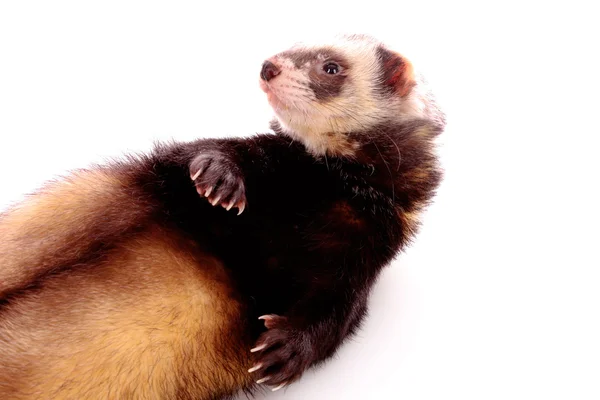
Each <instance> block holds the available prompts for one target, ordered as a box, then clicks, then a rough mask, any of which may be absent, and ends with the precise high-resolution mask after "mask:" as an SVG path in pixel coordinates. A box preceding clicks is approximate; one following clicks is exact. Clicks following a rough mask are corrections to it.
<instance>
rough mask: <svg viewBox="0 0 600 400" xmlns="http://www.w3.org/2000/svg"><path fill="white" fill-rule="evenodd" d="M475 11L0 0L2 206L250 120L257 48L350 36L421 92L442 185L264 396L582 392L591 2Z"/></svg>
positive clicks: (596, 330)
mask: <svg viewBox="0 0 600 400" xmlns="http://www.w3.org/2000/svg"><path fill="white" fill-rule="evenodd" d="M212 3H216V2H212ZM587 3H589V4H590V5H592V4H593V2H591V1H588V2H587ZM491 4H492V3H491V2H475V1H473V2H472V3H468V2H457V1H445V2H442V1H440V2H439V3H435V2H432V1H410V2H399V1H394V2H392V1H389V2H385V3H378V2H376V1H371V0H369V1H367V2H363V3H350V2H346V1H335V0H334V1H318V2H309V1H304V0H302V1H300V0H297V1H295V2H287V3H284V2H281V1H279V2H278V1H260V2H251V1H248V2H245V3H240V4H235V3H232V2H229V1H228V2H222V3H220V5H210V6H207V5H201V4H200V2H175V1H171V2H166V1H165V2H162V3H158V2H152V1H144V2H130V1H101V2H82V1H72V2H66V1H52V2H50V1H40V2H32V1H11V2H9V1H3V2H1V3H0V135H1V143H0V185H1V186H0V187H1V189H0V206H1V207H5V206H6V205H7V204H9V203H11V202H14V201H17V200H18V199H20V198H21V195H22V194H23V193H26V192H28V191H31V190H33V189H35V187H37V186H38V185H39V184H41V183H42V182H43V181H44V180H46V179H49V178H51V177H54V176H56V175H57V174H61V173H64V172H66V171H68V170H69V169H71V168H75V167H82V166H86V165H88V164H89V163H91V162H96V161H102V160H104V159H106V158H107V157H113V156H119V155H120V154H123V153H125V152H128V151H145V150H147V149H149V148H150V146H151V143H152V141H153V140H155V139H161V140H166V139H170V138H175V139H179V140H188V139H193V138H196V137H201V136H223V135H247V134H251V133H254V132H259V131H264V130H265V129H266V128H267V122H268V120H269V118H270V110H269V108H268V105H267V103H266V99H265V98H264V95H263V93H262V92H261V91H260V90H259V88H258V85H257V81H258V70H259V67H260V64H261V62H262V60H263V59H264V58H266V57H268V56H270V55H272V54H273V53H274V52H276V51H279V50H281V49H283V48H285V47H287V46H289V45H290V44H292V43H293V42H295V41H297V40H304V39H305V38H314V37H316V38H317V39H318V38H321V37H326V36H327V35H328V34H330V33H336V32H350V33H354V32H359V33H369V34H372V35H374V36H376V37H378V38H380V39H382V40H384V41H386V42H387V43H388V44H389V45H390V47H392V48H394V49H396V50H397V51H399V52H401V53H404V54H406V55H408V56H409V57H411V58H412V59H413V60H414V61H415V63H416V65H417V68H420V69H421V70H422V71H424V73H425V74H426V76H427V77H428V78H429V80H430V81H431V83H432V84H433V86H434V88H435V89H436V93H437V94H438V97H439V99H440V101H441V103H442V105H443V106H444V109H445V111H446V112H447V113H448V121H449V123H448V129H447V131H446V133H445V135H444V137H443V140H442V141H441V145H440V152H441V154H442V160H443V163H444V167H445V169H446V179H445V181H444V183H443V185H442V187H441V188H440V191H439V195H438V196H437V198H436V203H435V204H434V205H433V206H432V207H431V208H430V209H429V212H428V213H427V214H426V217H425V219H424V226H423V229H422V231H421V234H420V235H419V237H418V240H417V241H416V242H415V244H414V245H413V246H412V247H411V248H409V249H407V250H406V252H405V253H403V254H402V255H401V256H400V257H398V260H397V261H396V262H395V263H394V264H393V265H392V266H391V267H390V268H388V269H387V270H386V272H385V273H384V274H383V276H382V278H381V279H380V281H379V283H378V284H377V286H376V288H375V290H374V294H373V297H372V301H371V313H370V316H369V318H368V320H367V321H366V323H365V326H364V329H363V330H362V331H361V332H360V334H359V335H358V336H357V337H356V338H354V339H353V340H352V341H351V342H349V343H348V344H347V345H345V346H344V347H343V348H342V349H341V350H340V352H339V354H338V355H337V357H336V359H335V360H332V361H331V362H329V363H328V364H327V365H326V366H325V367H323V368H321V369H319V370H316V371H311V372H309V373H307V374H306V375H305V377H304V378H303V379H302V380H301V381H300V382H299V383H297V384H295V385H293V386H291V387H289V388H288V389H286V390H285V391H280V392H277V393H274V394H271V393H269V394H268V395H266V397H265V398H268V399H332V398H339V399H406V400H413V399H448V398H460V399H478V400H479V399H599V398H600V316H599V314H600V312H599V311H600V310H599V308H600V290H599V287H600V262H599V257H598V238H599V236H600V235H599V232H598V227H599V226H600V225H599V222H600V218H599V211H598V206H599V204H600V201H599V200H600V198H599V196H598V185H599V181H600V180H599V179H598V173H599V172H600V168H599V166H598V162H597V158H598V155H597V153H598V135H599V134H600V129H599V128H598V118H597V116H598V106H599V101H598V96H599V95H600V87H599V85H598V83H599V79H598V77H597V74H598V71H599V68H598V67H599V64H598V60H597V59H594V58H595V57H596V54H597V53H598V51H599V50H598V46H599V44H598V38H600V33H599V32H597V31H596V32H594V31H593V26H594V25H597V24H598V21H597V18H596V17H597V12H594V11H593V10H592V9H591V8H590V7H588V8H587V9H586V8H585V7H583V3H582V4H579V3H577V2H574V1H570V2H565V3H564V5H562V6H560V5H557V2H551V1H545V2H539V3H534V2H525V1H522V2H515V3H511V2H507V1H503V2H498V3H497V5H491ZM0 351H1V350H0ZM258 397H259V398H262V395H260V396H258Z"/></svg>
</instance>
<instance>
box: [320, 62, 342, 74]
mask: <svg viewBox="0 0 600 400" xmlns="http://www.w3.org/2000/svg"><path fill="white" fill-rule="evenodd" d="M323 71H325V73H327V74H330V75H335V74H337V73H338V72H340V66H339V65H337V64H336V63H334V62H328V63H327V64H325V65H324V66H323Z"/></svg>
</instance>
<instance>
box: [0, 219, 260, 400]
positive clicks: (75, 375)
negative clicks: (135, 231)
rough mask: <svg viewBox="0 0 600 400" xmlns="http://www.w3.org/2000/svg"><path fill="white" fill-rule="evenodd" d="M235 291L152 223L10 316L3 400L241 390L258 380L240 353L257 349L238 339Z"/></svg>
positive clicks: (2, 331) (3, 330)
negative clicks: (252, 380) (251, 378)
mask: <svg viewBox="0 0 600 400" xmlns="http://www.w3.org/2000/svg"><path fill="white" fill-rule="evenodd" d="M46 222H48V221H46ZM199 265H201V266H202V268H198V266H199ZM229 287H230V286H229V284H228V279H227V276H226V274H225V272H224V269H223V266H222V265H221V264H220V263H219V262H218V261H217V260H215V259H214V258H210V257H208V256H206V255H204V254H203V252H202V251H201V249H198V248H196V247H195V246H194V244H193V243H192V242H190V241H187V240H186V239H185V238H182V237H178V236H177V235H176V234H175V233H174V232H168V231H162V230H160V229H159V228H157V227H153V228H151V229H150V230H148V231H147V232H144V233H142V234H140V235H138V236H137V237H134V238H132V239H130V240H129V241H128V242H126V243H124V244H123V245H122V246H120V247H118V248H116V249H115V250H114V251H113V252H112V254H111V255H110V256H109V257H108V259H106V260H105V261H102V262H98V263H97V264H96V265H91V266H86V267H84V268H83V269H74V270H68V271H65V272H64V273H61V274H58V275H56V276H54V277H52V278H49V279H46V280H45V282H44V283H43V285H42V287H41V288H40V290H33V291H28V292H26V293H25V294H23V295H22V296H20V297H19V298H18V299H17V301H15V302H14V304H12V303H11V304H10V305H9V306H7V307H6V308H5V309H4V310H3V311H2V312H1V314H0V316H1V319H0V348H1V349H2V351H1V352H0V398H2V399H32V398H35V399H107V398H110V399H134V398H135V399H156V398H165V399H167V398H169V399H170V398H190V399H191V398H194V399H210V398H213V397H212V396H214V395H215V393H218V392H219V389H220V390H221V392H222V393H230V392H232V391H235V390H236V389H237V388H239V387H241V386H242V385H244V384H248V383H249V382H248V379H249V378H250V377H249V375H248V374H247V373H246V371H245V369H247V366H248V365H249V364H250V362H249V360H248V359H247V355H246V354H244V352H236V351H233V349H240V348H248V347H249V343H245V342H243V336H242V334H241V333H240V334H239V336H238V337H236V335H235V334H232V332H234V333H236V332H241V331H242V329H243V327H240V326H235V325H234V322H232V321H240V320H241V318H240V312H241V306H240V303H238V301H237V299H235V298H233V297H232V295H231V293H230V291H229ZM237 323H239V322H237ZM230 340H233V341H235V340H239V342H237V343H231V342H230ZM48 343H52V346H49V345H47V344H48ZM236 368H237V369H236ZM141 382H143V384H141ZM219 385H220V387H219Z"/></svg>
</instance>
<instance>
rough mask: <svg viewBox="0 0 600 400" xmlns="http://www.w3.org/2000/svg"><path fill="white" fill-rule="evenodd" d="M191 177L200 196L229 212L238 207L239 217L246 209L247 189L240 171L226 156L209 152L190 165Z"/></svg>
mask: <svg viewBox="0 0 600 400" xmlns="http://www.w3.org/2000/svg"><path fill="white" fill-rule="evenodd" d="M190 176H191V178H192V180H193V181H194V183H195V185H196V190H197V191H198V194H200V196H203V197H206V198H207V199H208V201H209V202H210V204H212V205H213V206H216V205H217V204H219V205H221V207H223V208H225V209H226V210H227V211H229V210H231V208H233V207H236V208H237V209H238V215H240V214H241V213H242V212H243V211H244V209H245V208H246V189H245V187H244V180H243V178H242V176H241V173H239V169H238V167H237V165H235V163H233V162H232V161H231V160H230V159H229V158H228V157H227V156H226V155H225V154H222V153H221V152H219V151H207V152H204V153H201V154H200V155H198V156H197V157H196V158H194V160H193V161H192V162H191V163H190Z"/></svg>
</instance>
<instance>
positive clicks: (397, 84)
mask: <svg viewBox="0 0 600 400" xmlns="http://www.w3.org/2000/svg"><path fill="white" fill-rule="evenodd" d="M377 51H378V53H379V58H380V60H381V65H382V69H383V84H384V86H385V87H386V89H388V90H391V91H392V92H393V93H395V94H397V95H399V96H400V97H405V96H407V95H408V94H409V93H410V91H411V89H412V88H413V86H414V85H415V77H414V70H413V66H412V64H411V63H410V61H408V60H407V59H406V58H404V57H402V56H401V55H400V54H398V53H395V52H393V51H390V50H388V49H386V48H384V47H379V48H378V49H377Z"/></svg>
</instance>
